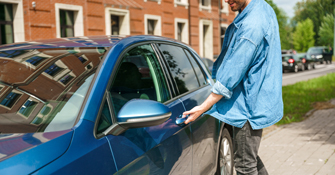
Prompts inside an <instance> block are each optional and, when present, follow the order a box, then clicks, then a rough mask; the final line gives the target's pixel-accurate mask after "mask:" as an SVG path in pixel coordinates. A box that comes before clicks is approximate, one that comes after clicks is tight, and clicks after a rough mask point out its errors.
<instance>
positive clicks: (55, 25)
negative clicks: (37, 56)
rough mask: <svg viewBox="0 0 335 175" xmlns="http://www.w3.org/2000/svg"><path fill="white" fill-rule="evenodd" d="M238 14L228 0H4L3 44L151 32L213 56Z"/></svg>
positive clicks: (0, 1) (0, 14) (0, 2)
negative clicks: (226, 0)
mask: <svg viewBox="0 0 335 175" xmlns="http://www.w3.org/2000/svg"><path fill="white" fill-rule="evenodd" d="M235 16H236V13H235V12H232V11H231V10H230V8H229V6H228V4H227V3H225V2H224V0H0V26H1V27H0V33H1V36H0V37H1V38H0V44H7V43H13V42H22V41H33V40H39V39H48V38H60V37H72V36H92V35H147V34H149V35H159V36H164V37H169V38H174V39H177V40H180V41H182V42H184V43H187V44H189V45H190V46H192V48H193V49H195V50H196V51H197V52H198V53H199V55H200V56H201V57H206V58H210V59H213V58H215V56H217V55H218V54H219V53H220V51H221V45H222V42H223V37H224V33H225V30H226V28H227V27H228V25H229V24H230V23H231V22H232V21H233V20H234V18H235Z"/></svg>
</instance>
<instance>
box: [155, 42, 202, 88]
mask: <svg viewBox="0 0 335 175" xmlns="http://www.w3.org/2000/svg"><path fill="white" fill-rule="evenodd" d="M158 47H159V49H160V50H161V52H162V54H163V56H164V58H165V60H166V62H167V63H168V66H169V69H170V71H171V73H172V76H173V78H174V80H175V82H176V84H177V87H178V90H179V94H183V93H186V92H188V91H191V90H194V89H196V88H198V87H199V82H198V79H197V77H196V75H195V73H194V70H193V68H192V65H191V64H190V61H189V60H188V58H187V56H186V54H185V52H184V51H183V49H182V48H180V47H177V46H172V45H167V44H158Z"/></svg>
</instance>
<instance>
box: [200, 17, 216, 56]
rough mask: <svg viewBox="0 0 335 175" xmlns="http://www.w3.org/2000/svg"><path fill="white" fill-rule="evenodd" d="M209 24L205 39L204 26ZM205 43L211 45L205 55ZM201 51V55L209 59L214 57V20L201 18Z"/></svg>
mask: <svg viewBox="0 0 335 175" xmlns="http://www.w3.org/2000/svg"><path fill="white" fill-rule="evenodd" d="M204 25H208V26H209V27H208V32H209V33H208V36H207V38H206V40H205V41H203V33H204V32H203V26H204ZM204 44H206V45H209V48H208V49H206V52H205V54H206V55H204V51H203V48H204V47H203V46H204ZM199 53H200V55H201V57H206V58H209V59H213V21H211V20H205V19H200V20H199Z"/></svg>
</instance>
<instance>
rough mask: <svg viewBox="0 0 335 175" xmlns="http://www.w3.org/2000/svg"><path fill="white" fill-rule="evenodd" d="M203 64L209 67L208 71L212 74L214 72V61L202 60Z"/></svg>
mask: <svg viewBox="0 0 335 175" xmlns="http://www.w3.org/2000/svg"><path fill="white" fill-rule="evenodd" d="M201 60H202V62H204V64H205V65H206V66H207V68H208V70H209V71H210V72H211V73H212V71H213V64H214V62H213V60H211V59H209V58H201Z"/></svg>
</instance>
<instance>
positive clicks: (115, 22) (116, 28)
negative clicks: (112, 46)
mask: <svg viewBox="0 0 335 175" xmlns="http://www.w3.org/2000/svg"><path fill="white" fill-rule="evenodd" d="M119 21H120V19H119V16H115V15H111V23H112V24H111V26H112V35H119V34H120V23H119Z"/></svg>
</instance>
